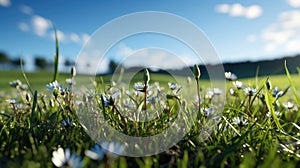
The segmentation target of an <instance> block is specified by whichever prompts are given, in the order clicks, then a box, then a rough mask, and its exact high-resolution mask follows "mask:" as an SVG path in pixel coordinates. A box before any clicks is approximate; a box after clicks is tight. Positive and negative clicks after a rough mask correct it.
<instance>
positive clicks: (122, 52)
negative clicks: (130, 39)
mask: <svg viewBox="0 0 300 168" xmlns="http://www.w3.org/2000/svg"><path fill="white" fill-rule="evenodd" d="M134 52H136V51H134V50H133V49H131V48H129V47H128V46H126V45H125V44H120V45H119V49H118V51H117V53H116V56H117V57H127V56H130V55H132V54H133V53H134Z"/></svg>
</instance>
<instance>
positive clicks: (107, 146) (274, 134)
mask: <svg viewBox="0 0 300 168" xmlns="http://www.w3.org/2000/svg"><path fill="white" fill-rule="evenodd" d="M58 49H59V48H58V41H57V40H56V56H55V62H56V63H55V68H54V73H50V72H43V71H42V72H34V73H26V76H27V78H28V80H29V83H30V88H31V89H32V91H31V90H28V88H26V87H23V86H24V85H22V83H24V80H22V79H23V76H24V75H25V74H22V73H20V72H18V71H2V72H0V76H1V81H0V88H1V90H0V94H1V95H0V142H1V144H0V167H31V168H32V167H55V166H56V167H296V166H297V165H299V161H300V151H299V148H300V145H299V144H300V139H299V138H300V134H299V131H300V126H299V124H300V120H299V106H300V104H299V98H298V96H299V90H298V89H299V88H297V86H300V85H299V84H300V80H299V76H290V74H289V72H288V69H287V67H286V73H287V75H286V76H271V77H260V78H249V79H241V81H242V82H239V81H234V82H231V81H230V82H229V81H228V82H227V83H226V84H227V89H226V90H221V89H220V88H210V82H209V81H203V80H201V78H200V80H199V81H198V75H200V72H199V71H197V67H196V68H194V69H195V71H194V75H195V78H194V77H190V80H187V77H178V78H176V79H177V81H176V80H174V78H173V77H171V76H166V75H159V74H151V73H150V75H149V74H148V73H147V71H146V70H145V72H146V73H138V74H136V75H134V77H133V78H132V79H129V78H128V76H127V75H129V74H122V75H121V77H118V78H117V79H114V82H112V81H111V80H110V78H111V76H100V77H97V78H92V77H91V76H82V75H77V76H76V75H75V71H74V70H73V73H72V74H60V75H59V74H58V71H57V70H58V59H59V52H58V51H59V50H58ZM52 77H53V78H52ZM51 78H52V79H53V80H51ZM16 79H21V80H22V81H21V82H22V83H21V82H20V81H14V80H16ZM66 79H68V80H67V81H66ZM150 79H151V80H150ZM195 79H196V80H195ZM56 80H58V82H57V81H56ZM149 80H150V81H149ZM11 81H14V82H12V83H9V82H11ZM51 81H52V82H51ZM49 82H51V83H49ZM59 82H60V83H59ZM169 82H172V83H169ZM198 82H199V86H200V88H198ZM9 84H10V85H11V87H10V86H9ZM126 84H129V85H128V86H127V85H126ZM81 86H84V87H81ZM272 86H273V87H272ZM9 87H10V88H9ZM277 87H278V88H277ZM289 87H290V88H291V89H286V88H289ZM45 88H47V90H46V89H45ZM225 97H226V99H225ZM220 112H221V113H220ZM220 114H221V115H220ZM148 118H151V119H152V120H148V121H146V122H139V120H138V119H148ZM142 121H144V120H142ZM178 121H180V122H178ZM174 123H175V124H174ZM111 128H113V129H111ZM172 128H175V129H172ZM107 130H109V131H107ZM162 132H164V133H166V134H164V136H162V137H160V138H159V139H155V140H154V141H151V140H146V141H142V140H141V139H140V140H138V141H127V142H126V143H124V141H125V140H126V137H128V136H123V135H129V136H132V137H149V136H153V135H160V133H162ZM132 137H130V138H132ZM154 137H155V136H154ZM176 137H180V138H179V140H178V141H174V140H176ZM95 140H96V141H95ZM130 140H132V139H130ZM141 142H144V143H141ZM169 143H170V144H171V146H168V147H167V148H164V147H165V146H164V145H165V144H169ZM161 148H163V150H161ZM143 149H147V150H149V151H151V150H152V151H154V152H157V151H160V152H159V153H155V154H148V155H147V156H146V155H145V151H143ZM122 154H125V155H122ZM146 154H147V153H146ZM129 156H139V157H129Z"/></svg>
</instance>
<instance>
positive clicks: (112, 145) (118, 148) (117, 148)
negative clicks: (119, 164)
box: [101, 142, 125, 158]
mask: <svg viewBox="0 0 300 168" xmlns="http://www.w3.org/2000/svg"><path fill="white" fill-rule="evenodd" d="M101 147H102V148H103V149H106V150H107V151H108V152H109V153H108V155H109V156H111V157H112V158H116V157H117V155H121V154H122V153H123V152H124V151H125V145H122V144H120V143H118V142H102V143H101Z"/></svg>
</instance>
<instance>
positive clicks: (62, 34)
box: [52, 30, 66, 42]
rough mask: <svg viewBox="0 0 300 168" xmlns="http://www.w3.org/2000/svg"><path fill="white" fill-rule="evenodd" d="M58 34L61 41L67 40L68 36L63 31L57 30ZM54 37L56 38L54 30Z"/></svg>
mask: <svg viewBox="0 0 300 168" xmlns="http://www.w3.org/2000/svg"><path fill="white" fill-rule="evenodd" d="M56 35H57V39H58V41H59V42H64V41H66V36H65V34H64V33H63V32H62V31H60V30H56ZM52 39H53V40H55V33H54V32H53V33H52Z"/></svg>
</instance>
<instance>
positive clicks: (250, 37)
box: [247, 34, 257, 43]
mask: <svg viewBox="0 0 300 168" xmlns="http://www.w3.org/2000/svg"><path fill="white" fill-rule="evenodd" d="M256 40H257V37H256V36H255V35H253V34H250V35H248V36H247V41H248V42H250V43H253V42H255V41H256Z"/></svg>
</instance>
